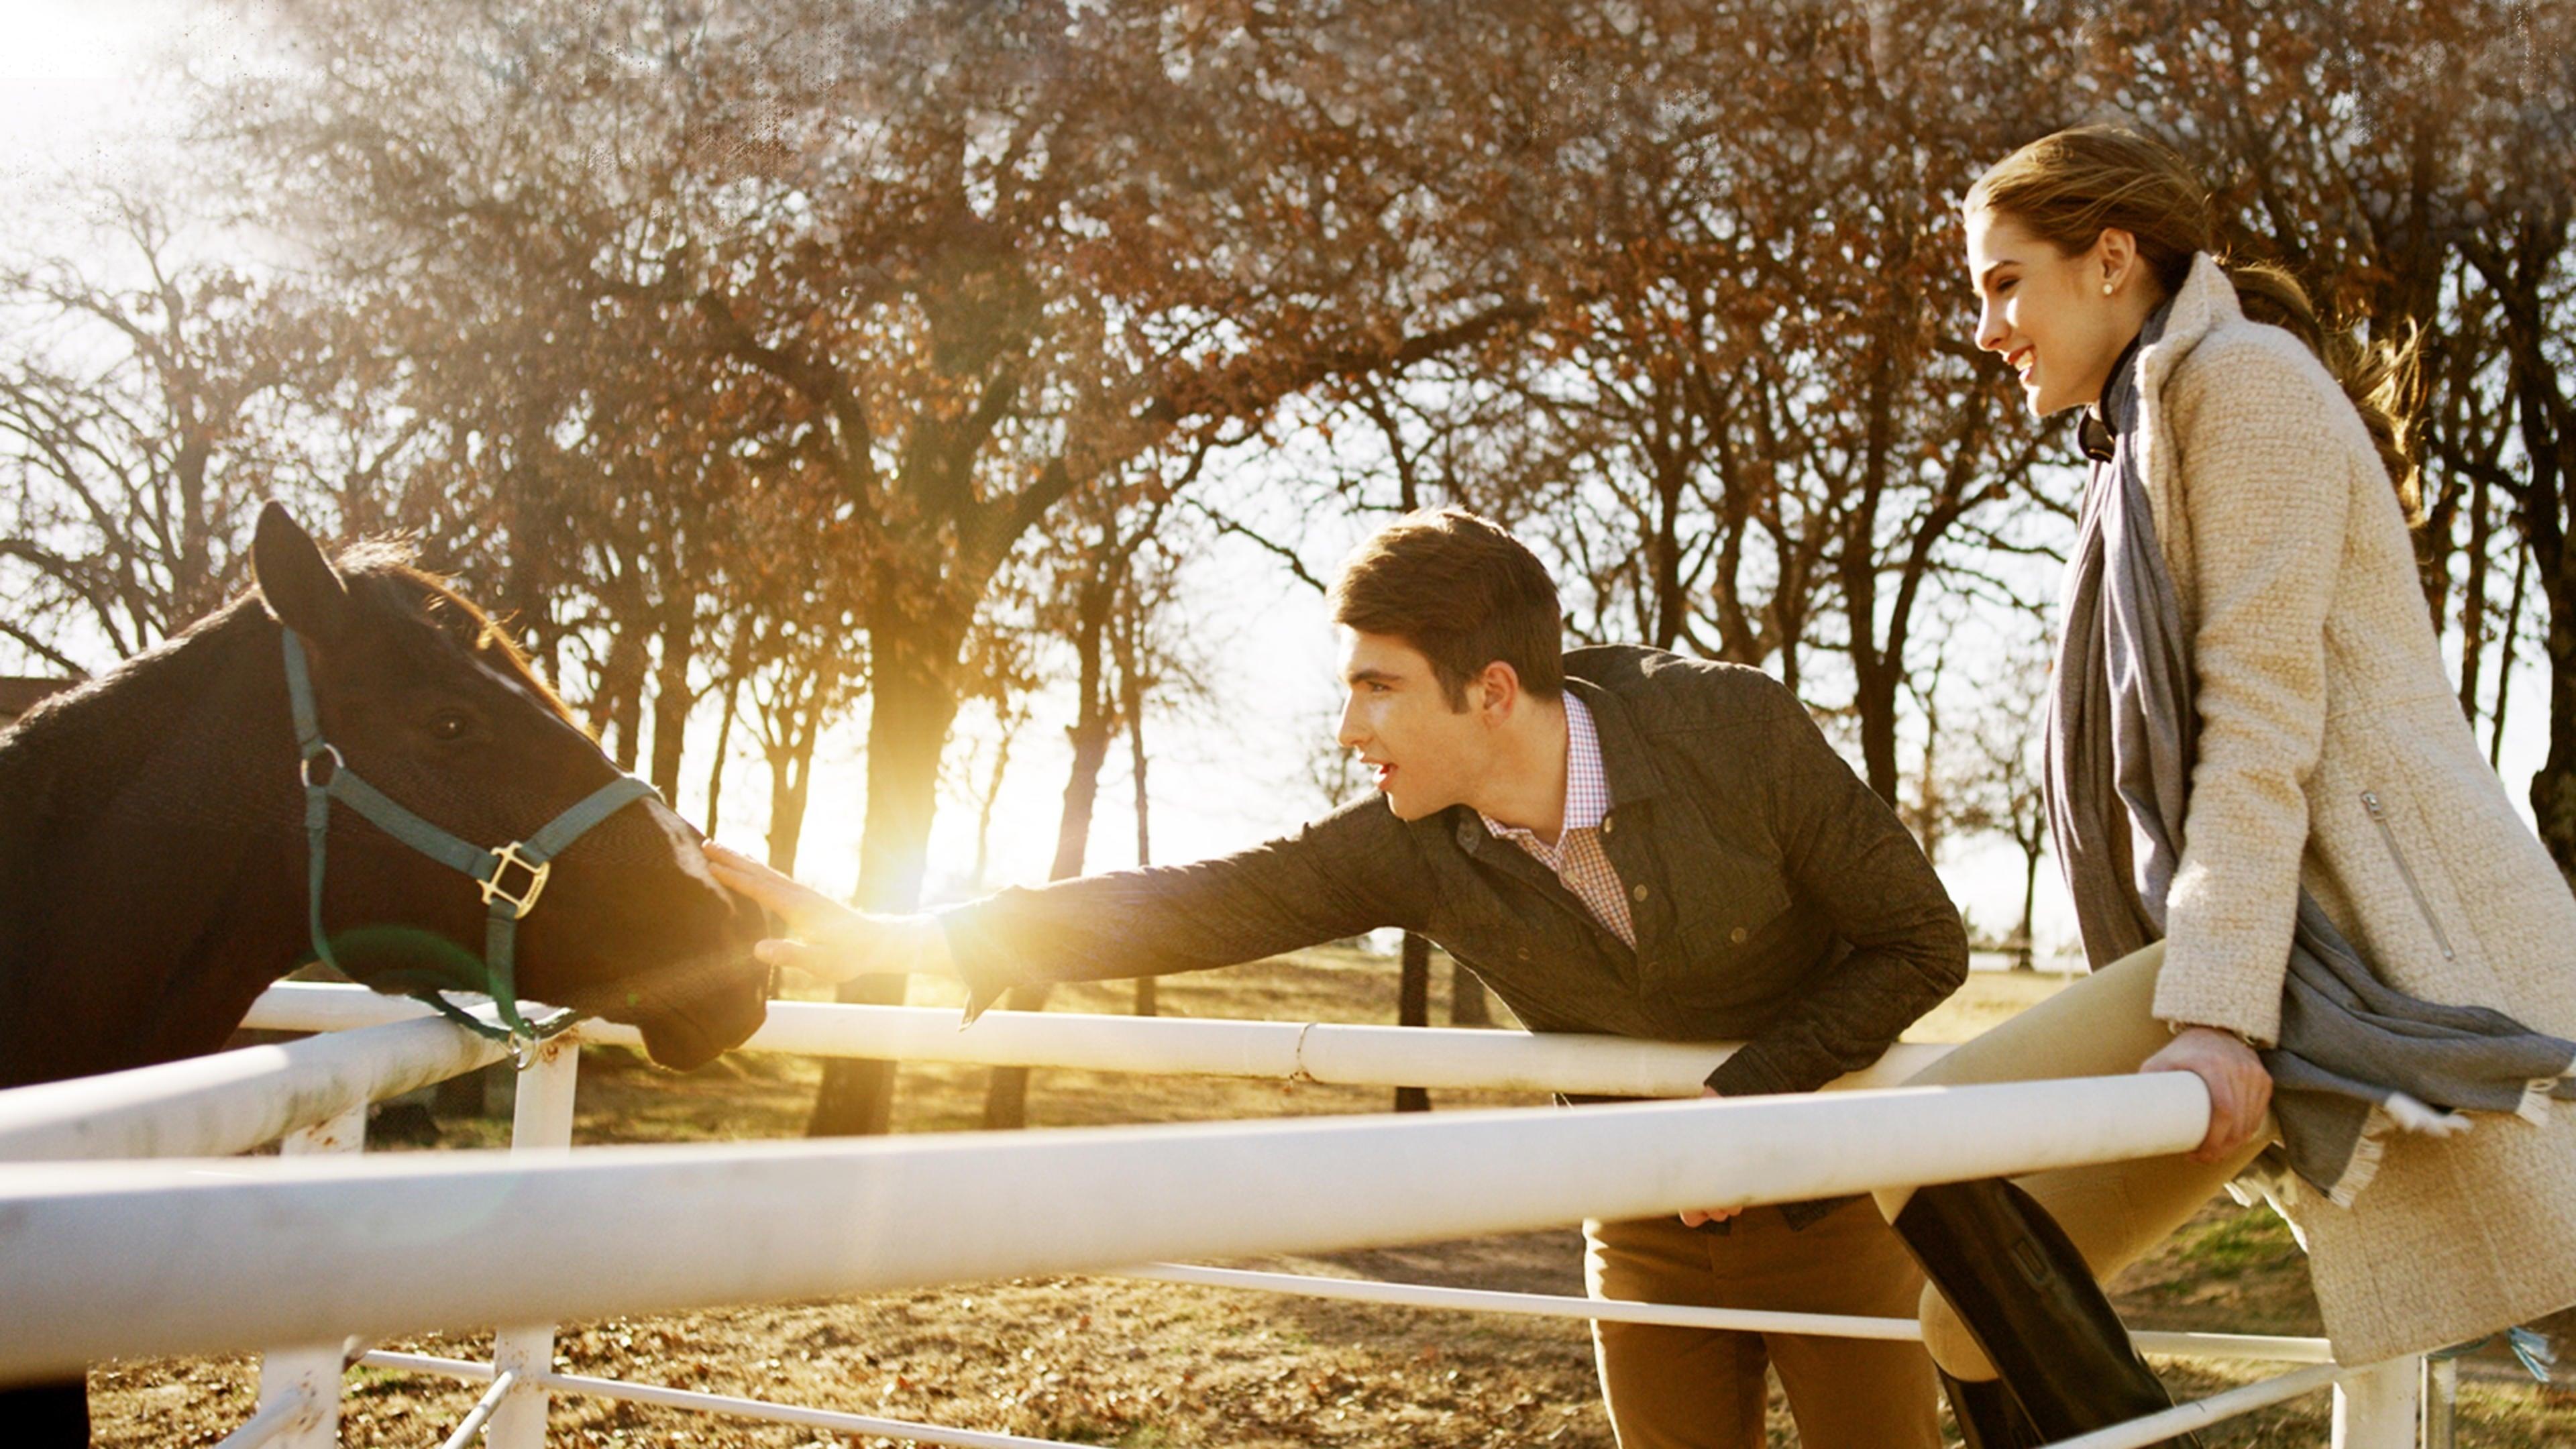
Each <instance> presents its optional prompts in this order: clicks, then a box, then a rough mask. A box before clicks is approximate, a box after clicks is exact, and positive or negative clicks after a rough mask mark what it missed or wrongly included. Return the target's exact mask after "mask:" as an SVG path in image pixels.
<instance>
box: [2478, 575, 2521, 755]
mask: <svg viewBox="0 0 2576 1449" xmlns="http://www.w3.org/2000/svg"><path fill="white" fill-rule="evenodd" d="M2530 583H2531V550H2530V549H2527V548H2526V549H2522V550H2520V551H2518V552H2517V553H2516V554H2515V555H2514V560H2513V599H2512V601H2511V602H2510V603H2507V604H2506V605H2505V608H2504V637H2503V638H2502V640H2501V641H2499V646H2498V648H2497V650H2496V653H2497V655H2498V656H2499V657H2498V658H2497V660H2496V697H2495V708H2494V710H2492V711H2490V712H2489V714H2488V716H2487V768H2488V769H2491V770H2494V769H2501V768H2503V766H2504V721H2505V706H2506V705H2508V704H2510V703H2512V701H2513V646H2514V642H2515V641H2516V640H2517V639H2518V638H2519V637H2520V636H2521V634H2522V601H2523V590H2524V589H2525V588H2527V587H2528V586H2529V585H2530Z"/></svg>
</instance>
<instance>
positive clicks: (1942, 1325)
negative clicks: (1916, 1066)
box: [1878, 942, 2272, 1379]
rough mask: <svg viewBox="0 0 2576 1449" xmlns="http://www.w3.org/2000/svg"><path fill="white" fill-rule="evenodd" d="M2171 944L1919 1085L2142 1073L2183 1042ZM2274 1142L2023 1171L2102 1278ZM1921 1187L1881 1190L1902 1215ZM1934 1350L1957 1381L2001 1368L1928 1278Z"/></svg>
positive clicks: (2134, 958)
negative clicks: (2161, 983) (2169, 978)
mask: <svg viewBox="0 0 2576 1449" xmlns="http://www.w3.org/2000/svg"><path fill="white" fill-rule="evenodd" d="M2164 960H2165V948H2164V945H2163V943H2161V942H2159V943H2157V944H2156V945H2153V946H2149V947H2148V948H2146V949H2145V950H2143V951H2140V952H2138V953H2136V954H2135V955H2131V956H2124V957H2122V958H2121V959H2119V960H2118V961H2115V962H2113V963H2111V964H2110V965H2109V966H2106V967H2104V968H2103V969H2101V970H2099V971H2096V972H2094V973H2093V974H2092V975H2090V976H2087V977H2085V978H2084V979H2083V980H2081V981H2078V982H2076V983H2075V984H2073V985H2071V986H2069V987H2067V988H2066V989H2065V990H2063V991H2061V992H2059V993H2057V994H2056V995H2055V996H2052V997H2050V998H2048V999H2047V1000H2046V1001H2043V1002H2041V1003H2039V1004H2038V1005H2036V1006H2033V1007H2031V1008H2029V1009H2028V1010H2026V1011H2023V1012H2022V1013H2020V1014H2019V1015H2017V1016H2015V1017H2013V1018H2012V1019H2011V1020H2009V1021H2007V1022H2005V1023H2003V1024H2002V1025H2001V1026H1998V1027H1995V1028H1994V1029H1993V1030H1991V1031H1988V1032H1987V1033H1986V1034H1985V1035H1983V1036H1980V1037H1978V1038H1977V1039H1976V1040H1974V1041H1972V1042H1968V1043H1966V1044H1964V1045H1962V1046H1961V1047H1959V1048H1958V1049H1957V1050H1956V1051H1953V1052H1951V1053H1950V1054H1949V1055H1948V1056H1945V1057H1943V1058H1942V1059H1941V1060H1939V1061H1937V1062H1934V1063H1933V1064H1932V1065H1931V1066H1929V1067H1926V1068H1924V1069H1923V1070H1922V1071H1920V1072H1918V1073H1916V1074H1915V1075H1914V1076H1913V1077H1911V1078H1909V1079H1908V1080H1907V1082H1906V1085H1908V1086H1940V1085H1949V1086H1960V1085H1966V1084H1970V1083H1977V1082H2024V1081H2036V1080H2041V1079H2045V1078H2051V1077H2108V1076H2118V1075H2122V1074H2124V1073H2128V1072H2134V1071H2136V1070H2137V1069H2138V1066H2139V1064H2140V1063H2142V1062H2144V1061H2146V1059H2147V1058H2149V1057H2151V1056H2153V1055H2155V1054H2156V1052H2158V1051H2159V1050H2161V1049H2162V1048H2163V1047H2164V1045H2165V1044H2166V1043H2167V1042H2170V1041H2172V1040H2173V1031H2172V1029H2171V1028H2169V1027H2167V1026H2166V1025H2165V1024H2164V1023H2163V1022H2161V1021H2158V1020H2156V1018H2155V1013H2154V1007H2155V997H2156V972H2157V971H2158V970H2159V969H2160V968H2161V967H2162V966H2163V965H2164ZM2271 1138H2272V1133H2271V1131H2270V1130H2269V1126H2268V1124H2267V1126H2266V1130H2264V1131H2261V1132H2257V1133H2255V1134H2254V1140H2253V1141H2251V1142H2249V1143H2247V1144H2246V1145H2245V1146H2244V1147H2243V1148H2241V1149H2239V1150H2238V1151H2237V1152H2235V1153H2233V1154H2230V1156H2229V1157H2228V1158H2227V1159H2226V1160H2224V1161H2220V1162H2194V1161H2192V1160H2191V1158H2190V1157H2189V1156H2187V1155H2176V1156H2172V1157H2145V1158H2139V1159H2137V1160H2135V1161H2131V1162H2113V1163H2106V1164H2103V1165H2101V1166H2098V1167H2069V1168H2062V1169H2060V1170H2058V1171H2056V1172H2042V1173H2036V1174H2034V1175H2032V1176H2029V1177H2024V1178H2017V1179H2015V1181H2017V1182H2019V1183H2020V1184H2021V1186H2022V1187H2023V1188H2024V1189H2026V1190H2027V1191H2028V1192H2029V1193H2030V1195H2031V1196H2032V1197H2034V1198H2037V1199H2038V1200H2039V1203H2040V1205H2041V1206H2042V1207H2045V1208H2047V1209H2048V1211H2049V1215H2050V1216H2052V1217H2054V1218H2056V1219H2057V1221H2058V1224H2059V1225H2060V1226H2062V1227H2064V1228H2065V1229H2066V1235H2067V1236H2068V1237H2070V1238H2072V1239H2074V1240H2075V1246H2076V1247H2077V1248H2078V1249H2080V1250H2081V1251H2082V1252H2083V1254H2084V1261H2085V1263H2086V1264H2087V1265H2089V1266H2090V1267H2091V1268H2092V1269H2093V1276H2095V1277H2097V1278H2108V1277H2110V1276H2111V1275H2112V1274H2114V1273H2117V1272H2119V1271H2120V1270H2121V1269H2122V1268H2125V1267H2127V1266H2129V1265H2130V1264H2131V1263H2134V1262H2136V1261H2137V1260H2138V1259H2139V1258H2141V1257H2144V1256H2145V1255H2146V1254H2147V1253H2148V1251H2150V1250H2151V1249H2153V1248H2154V1247H2155V1246H2156V1245H2157V1244H2159V1243H2161V1242H2163V1241H2164V1240H2165V1239H2166V1238H2169V1237H2171V1236H2173V1232H2174V1230H2175V1229H2176V1228H2179V1227H2181V1226H2182V1225H2183V1224H2184V1223H2186V1222H2188V1221H2190V1219H2191V1215H2192V1214H2193V1213H2196V1212H2198V1211H2200V1206H2201V1204H2203V1203H2205V1202H2207V1201H2209V1199H2210V1197H2211V1195H2212V1194H2214V1193H2216V1192H2217V1191H2218V1190H2219V1189H2220V1188H2222V1187H2224V1186H2226V1184H2227V1180H2228V1179H2229V1178H2231V1177H2234V1176H2235V1175H2236V1174H2237V1172H2238V1171H2240V1170H2241V1169H2243V1168H2244V1166H2245V1164H2247V1163H2248V1162H2251V1161H2253V1160H2254V1158H2255V1155H2256V1154H2258V1153H2260V1152H2261V1151H2262V1150H2263V1147H2264V1145H2265V1144H2266V1143H2268V1142H2269V1141H2270V1140H2271ZM1910 1196H1911V1193H1910V1190H1891V1191H1888V1192H1882V1193H1880V1194H1879V1195H1878V1205H1879V1211H1880V1212H1881V1213H1882V1214H1884V1215H1885V1216H1886V1217H1888V1218H1890V1219H1893V1218H1894V1217H1895V1216H1896V1214H1897V1212H1898V1211H1899V1210H1901V1209H1902V1208H1903V1207H1904V1206H1905V1203H1906V1201H1907V1199H1908V1198H1909V1197H1910ZM1922 1318H1923V1340H1924V1346H1925V1347H1927V1348H1929V1349H1931V1351H1932V1357H1933V1360H1934V1361H1935V1362H1937V1363H1939V1364H1940V1365H1941V1367H1942V1369H1943V1370H1944V1371H1945V1372H1947V1373H1948V1374H1949V1375H1950V1376H1951V1377H1953V1378H1960V1379H1990V1378H1993V1377H1994V1376H1995V1369H1994V1365H1993V1364H1992V1363H1990V1362H1988V1361H1987V1359H1986V1355H1985V1353H1984V1351H1983V1350H1981V1349H1979V1348H1978V1347H1977V1345H1976V1341H1975V1340H1974V1339H1972V1338H1970V1337H1969V1336H1968V1331H1967V1329H1966V1327H1965V1326H1964V1325H1962V1324H1961V1323H1960V1322H1959V1318H1958V1315H1957V1314H1955V1313H1953V1312H1952V1311H1951V1309H1950V1305H1949V1304H1948V1302H1946V1301H1945V1300H1943V1298H1942V1297H1941V1295H1940V1294H1939V1293H1938V1292H1936V1291H1934V1290H1933V1289H1932V1288H1931V1287H1930V1286H1929V1285H1926V1286H1925V1287H1924V1289H1923V1293H1922Z"/></svg>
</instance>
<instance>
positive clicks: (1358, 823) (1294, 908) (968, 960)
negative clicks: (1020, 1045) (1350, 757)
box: [708, 798, 1428, 1014]
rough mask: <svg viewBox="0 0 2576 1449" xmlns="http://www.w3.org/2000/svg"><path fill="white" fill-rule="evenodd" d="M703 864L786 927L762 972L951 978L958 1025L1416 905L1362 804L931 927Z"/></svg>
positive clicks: (1395, 856)
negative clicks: (1068, 989) (775, 968)
mask: <svg viewBox="0 0 2576 1449" xmlns="http://www.w3.org/2000/svg"><path fill="white" fill-rule="evenodd" d="M708 860H709V862H710V863H711V864H712V865H713V866H714V867H715V869H716V873H717V875H718V877H719V878H720V879H722V880H723V881H724V883H725V884H726V885H727V886H728V887H730V888H732V889H734V890H737V891H740V892H741V893H742V894H744V895H746V896H749V897H751V898H752V899H753V900H756V901H758V902H760V903H761V904H762V905H763V906H766V907H768V908H769V909H770V910H771V911H772V912H773V913H775V914H776V915H778V916H779V917H780V918H781V919H782V921H783V922H784V923H785V925H786V928H787V930H788V932H789V934H790V936H791V937H792V938H793V939H784V940H779V941H772V942H763V943H762V946H761V955H762V959H764V960H767V961H770V962H771V963H773V964H776V965H783V966H793V967H795V968H797V969H799V970H803V971H806V972H808V973H809V974H813V975H817V976H821V977H823V978H824V979H827V980H843V979H846V978H848V977H851V976H858V975H869V974H877V973H892V972H904V971H914V972H926V973H932V974H940V975H953V976H957V977H959V978H961V979H963V980H964V981H965V982H966V984H967V987H968V989H969V996H970V1005H969V1008H968V1010H969V1012H970V1014H971V1013H972V1012H974V1011H979V1010H981V1009H982V1008H983V1007H984V1006H985V1005H986V1004H988V1003H989V1002H990V1001H991V1000H992V999H993V998H994V997H996V996H998V995H1000V994H1001V993H1002V992H1003V991H1006V990H1008V989H1009V988H1011V987H1013V986H1020V985H1026V984H1030V983H1035V982H1059V981H1102V980H1112V979H1117V978H1122V977H1132V976H1157V975H1163V974H1165V973H1168V972H1174V971H1194V970H1199V969H1202V968H1205V967H1210V966H1230V965H1233V964H1236V963H1238V962H1243V961H1257V960H1259V959H1261V958H1262V957H1265V956H1274V955H1277V954H1279V953H1280V952H1282V951H1292V950H1296V949H1298V948H1299V947H1303V946H1313V945H1318V944H1321V943H1323V942H1326V941H1333V940H1339V939H1341V938H1342V937H1345V936H1354V935H1358V934H1359V933H1361V932H1363V931H1367V930H1371V929H1374V928H1376V927H1379V926H1413V925H1417V924H1419V923H1420V920H1421V917H1422V916H1423V914H1424V912H1425V906H1426V900H1427V895H1428V889H1427V886H1426V884H1425V875H1424V871H1423V868H1422V863H1421V860H1420V857H1419V856H1418V855H1417V854H1416V847H1415V846H1414V844H1413V842H1412V840H1411V839H1410V838H1409V837H1408V835H1407V833H1406V831H1405V828H1404V826H1403V825H1402V824H1401V823H1400V822H1398V821H1397V820H1396V819H1395V818H1394V816H1393V815H1391V814H1390V813H1389V812H1388V811H1387V808H1386V805H1385V802H1383V801H1381V800H1378V799H1375V798H1371V799H1368V800H1363V801H1360V802H1358V803H1357V804H1354V805H1351V806H1348V807H1346V808H1344V809H1342V810H1340V811H1338V812H1336V813H1334V814H1333V815H1331V816H1328V817H1327V818H1325V819H1323V820H1320V821H1317V822H1315V823H1314V824H1311V825H1308V826H1307V827H1305V828H1304V829H1303V830H1300V831H1298V832H1297V833H1296V834H1295V835H1291V836H1285V837H1283V838H1281V839H1277V840H1273V841H1269V842H1267V843H1265V844H1262V845H1259V846H1255V847H1253V848H1252V849H1250V850H1245V851H1240V852H1238V853H1236V854H1234V855H1229V856H1223V857H1220V858H1217V859H1214V860H1203V861H1197V862H1194V863H1192V864H1189V865H1175V866H1153V867H1149V868H1146V869H1141V870H1123V871H1110V872H1106V873H1103V874H1100V875H1089V876H1077V877H1075V878H1073V879H1071V880H1063V881H1056V882H1054V883H1052V884H1049V885H1045V886H1040V887H1036V888H1034V889H1021V888H1013V889H1010V890H1005V891H1001V892H999V893H997V894H995V895H992V896H988V897H986V898H985V899H983V900H979V901H972V902H969V903H967V904H965V905H960V906H952V907H949V908H947V909H945V910H942V911H939V912H937V913H935V914H927V913H926V914H919V915H905V916H876V915H868V914H865V913H862V912H858V911H854V910H851V909H850V908H848V907H846V906H842V905H840V904H839V903H837V902H834V901H832V900H830V899H829V898H828V897H825V896H823V895H821V894H820V893H819V892H815V891H811V890H808V889H806V888H805V887H803V886H799V885H797V884H796V883H795V882H793V881H790V880H787V879H786V878H785V877H783V876H780V875H778V874H777V873H776V872H773V871H770V870H768V869H767V868H766V867H763V866H759V865H758V864H757V863H755V862H752V861H750V860H748V858H746V857H744V856H742V855H740V854H739V853H737V852H733V851H727V850H723V849H722V848H721V847H714V848H711V849H710V850H709V852H708Z"/></svg>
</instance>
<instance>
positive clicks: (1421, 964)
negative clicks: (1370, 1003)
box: [1395, 931, 1431, 1112]
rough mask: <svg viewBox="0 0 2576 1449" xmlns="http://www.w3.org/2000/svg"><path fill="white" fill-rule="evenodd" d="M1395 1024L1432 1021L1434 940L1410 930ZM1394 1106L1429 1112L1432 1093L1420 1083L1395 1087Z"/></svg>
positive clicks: (1423, 1024)
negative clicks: (1432, 949) (1416, 1085)
mask: <svg viewBox="0 0 2576 1449" xmlns="http://www.w3.org/2000/svg"><path fill="white" fill-rule="evenodd" d="M1395 1024H1396V1025H1398V1026H1429V1025H1430V1024H1431V941H1430V939H1429V938H1428V937H1424V936H1417V935H1415V934H1413V933H1412V932H1411V931H1407V932H1405V933H1404V968H1403V972H1402V974H1401V975H1399V976H1398V977H1397V979H1396V989H1395ZM1395 1110H1397V1111H1399V1112H1428V1111H1430V1110H1431V1094H1430V1093H1429V1092H1426V1091H1424V1090H1423V1089H1422V1088H1420V1087H1398V1088H1396V1089H1395Z"/></svg>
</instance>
